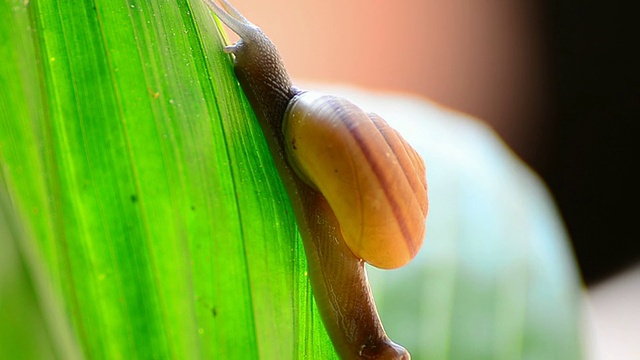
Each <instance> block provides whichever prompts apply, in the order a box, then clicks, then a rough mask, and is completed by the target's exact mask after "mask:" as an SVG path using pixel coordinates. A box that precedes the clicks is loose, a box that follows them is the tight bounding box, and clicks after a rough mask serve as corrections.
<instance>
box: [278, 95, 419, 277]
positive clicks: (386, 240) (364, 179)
mask: <svg viewBox="0 0 640 360" xmlns="http://www.w3.org/2000/svg"><path fill="white" fill-rule="evenodd" d="M282 131H283V133H284V138H285V148H286V152H287V157H288V160H289V163H290V164H291V165H292V167H293V169H294V171H295V172H296V174H297V175H298V176H299V177H300V178H301V179H302V180H303V181H304V182H305V183H306V184H308V185H309V186H311V187H313V188H314V189H317V190H319V191H320V192H321V193H322V195H323V196H324V197H325V198H326V199H327V201H328V203H329V205H330V206H331V209H332V210H333V211H334V213H335V215H336V218H337V219H338V222H339V224H340V230H341V232H342V235H343V236H344V239H345V242H346V243H347V246H348V247H349V249H351V251H352V252H353V253H354V255H355V256H357V257H358V258H360V259H363V260H364V261H366V262H368V263H369V264H371V265H373V266H376V267H379V268H383V269H393V268H397V267H400V266H403V265H405V264H407V263H408V262H409V261H411V259H413V258H414V257H415V255H416V254H417V253H418V250H420V247H421V246H422V242H423V238H424V232H425V221H424V219H425V216H426V214H427V206H428V204H427V188H426V178H425V168H424V163H423V161H422V159H421V158H420V156H419V155H418V154H417V153H416V151H415V150H414V149H413V148H412V147H411V146H410V145H409V144H408V143H407V142H406V141H405V140H404V139H403V138H402V137H401V136H400V135H399V134H398V133H397V132H396V131H395V130H394V129H392V128H391V127H390V126H389V125H388V124H387V123H386V122H385V121H384V120H383V119H382V118H380V117H379V116H377V115H375V114H367V113H365V112H364V111H362V110H361V109H360V108H359V107H357V106H356V105H354V104H353V103H351V102H349V101H348V100H346V99H342V98H339V97H335V96H329V95H324V94H320V93H317V92H304V93H302V94H299V95H297V96H295V97H294V98H293V99H292V100H291V101H290V103H289V106H288V108H287V110H286V113H285V118H284V122H283V127H282Z"/></svg>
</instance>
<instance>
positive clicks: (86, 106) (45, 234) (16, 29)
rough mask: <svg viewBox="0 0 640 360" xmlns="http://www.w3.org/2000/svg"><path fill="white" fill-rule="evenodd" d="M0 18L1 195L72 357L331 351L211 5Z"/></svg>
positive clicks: (11, 9) (72, 6)
mask: <svg viewBox="0 0 640 360" xmlns="http://www.w3.org/2000/svg"><path fill="white" fill-rule="evenodd" d="M0 10H2V12H1V13H2V15H1V16H2V19H1V21H0V23H1V25H0V26H1V28H0V34H2V39H0V40H2V46H3V48H2V53H1V55H2V58H3V60H4V61H3V63H2V65H1V66H0V76H1V79H2V88H3V91H2V97H1V98H2V99H1V100H0V116H1V118H0V164H1V165H2V180H3V183H4V185H3V187H6V188H7V189H8V193H9V196H10V201H11V205H12V207H13V208H14V209H16V211H17V212H18V213H19V216H20V218H21V219H22V222H21V223H20V225H21V227H22V229H21V231H20V233H19V234H16V235H17V236H16V237H18V240H17V245H18V248H20V249H22V250H24V249H26V248H30V247H35V248H37V249H38V251H37V256H36V258H37V259H35V260H34V261H33V262H32V265H33V266H34V267H36V269H31V270H32V271H34V272H41V273H43V274H46V278H45V279H44V280H43V281H45V282H50V283H51V284H52V287H53V291H54V293H55V294H57V295H58V296H59V297H60V298H61V302H62V303H63V304H64V313H65V314H66V321H68V322H69V323H70V327H71V328H72V329H73V330H72V331H73V337H74V338H75V339H76V341H77V346H78V347H79V348H81V351H82V353H83V354H84V355H85V356H86V357H90V358H107V359H114V358H127V359H128V358H157V357H161V358H164V357H171V358H257V357H260V358H279V357H285V358H295V357H297V356H298V355H299V354H307V355H308V356H310V357H314V356H317V357H319V358H325V357H327V356H333V349H332V347H331V344H330V342H329V340H328V338H327V335H326V333H325V331H324V328H323V327H322V325H321V323H320V322H319V320H318V319H319V318H318V315H317V311H316V310H315V308H313V302H312V297H311V292H310V289H309V284H308V280H307V278H306V274H305V271H306V262H305V257H304V252H303V249H302V247H301V246H300V245H299V241H298V239H297V233H296V229H295V224H294V221H293V219H292V216H291V215H290V214H291V211H290V205H289V203H288V201H287V198H286V195H285V193H284V190H283V189H282V185H281V183H280V180H279V178H278V175H277V173H276V171H275V169H274V168H273V165H272V163H271V160H270V157H269V155H268V151H267V149H266V144H265V142H264V139H263V138H262V134H261V131H260V129H259V127H258V125H257V123H256V122H255V121H254V119H253V115H252V112H251V110H250V108H249V106H248V104H247V102H246V100H245V99H244V97H243V95H242V92H241V90H240V89H239V86H238V84H237V82H236V80H235V77H234V75H233V72H232V68H231V62H230V58H229V57H228V56H227V55H225V54H224V53H223V52H222V46H221V37H220V32H219V29H218V28H217V27H216V26H215V23H214V21H213V19H212V16H211V15H210V14H209V12H208V11H207V9H206V7H205V6H204V5H203V4H202V3H201V2H198V1H196V2H192V3H188V2H187V1H173V2H157V1H148V2H147V1H142V2H136V1H131V2H125V1H121V2H113V1H95V2H93V1H80V2H64V1H37V2H35V1H34V2H31V3H29V4H25V3H24V2H22V1H6V0H4V1H3V2H2V8H1V9H0ZM20 234H25V235H24V236H23V235H20ZM23 252H24V251H23ZM310 309H313V310H312V311H310ZM59 351H60V352H59V353H58V355H59V357H61V358H68V357H69V356H70V354H68V352H66V350H65V349H59Z"/></svg>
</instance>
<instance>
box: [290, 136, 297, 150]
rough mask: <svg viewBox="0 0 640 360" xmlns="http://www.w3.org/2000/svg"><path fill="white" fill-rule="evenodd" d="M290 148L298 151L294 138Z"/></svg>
mask: <svg viewBox="0 0 640 360" xmlns="http://www.w3.org/2000/svg"><path fill="white" fill-rule="evenodd" d="M291 147H292V148H293V150H298V148H297V147H296V138H293V139H292V140H291Z"/></svg>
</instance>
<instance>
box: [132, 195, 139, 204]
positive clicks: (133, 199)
mask: <svg viewBox="0 0 640 360" xmlns="http://www.w3.org/2000/svg"><path fill="white" fill-rule="evenodd" d="M131 202H132V203H135V202H138V196H137V195H131Z"/></svg>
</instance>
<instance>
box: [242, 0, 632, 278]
mask: <svg viewBox="0 0 640 360" xmlns="http://www.w3.org/2000/svg"><path fill="white" fill-rule="evenodd" d="M233 4H234V5H235V6H236V7H237V8H238V9H239V10H240V11H241V12H243V13H244V15H245V16H246V17H247V18H249V19H251V20H252V21H254V22H255V23H256V24H257V25H258V26H260V27H261V28H262V29H263V30H264V32H265V33H266V34H268V35H269V37H270V38H271V39H272V40H273V41H274V42H275V43H276V45H277V46H278V48H279V50H280V53H281V55H282V56H283V58H284V61H285V63H286V64H287V68H288V70H289V73H290V75H291V76H292V77H293V78H294V81H301V80H304V81H319V82H337V83H346V84H352V85H356V86H360V87H365V88H368V89H372V90H380V91H397V92H404V93H408V94H413V95H417V96H421V97H425V98H429V99H432V100H434V101H436V102H439V103H441V104H443V105H445V106H448V107H451V108H453V109H457V110H461V111H464V112H467V113H469V114H471V115H473V116H476V117H478V118H480V119H482V120H484V121H486V122H487V123H489V124H490V125H491V126H492V127H493V128H494V129H495V130H496V131H497V132H498V134H500V136H502V138H503V139H504V140H505V141H506V142H507V143H508V144H509V146H511V148H512V149H514V151H515V152H516V153H518V155H519V156H520V157H522V158H523V159H524V160H525V161H526V162H528V163H529V164H530V165H531V166H532V167H533V168H534V169H535V170H536V171H537V172H538V173H539V174H541V176H542V177H543V178H544V180H545V181H546V182H547V184H548V185H549V186H550V189H551V191H552V193H553V194H554V196H555V198H556V200H557V202H558V205H559V207H560V210H561V212H562V214H563V217H564V219H565V221H566V224H567V227H568V229H569V232H570V235H571V237H572V239H573V242H574V248H575V251H576V255H577V258H578V261H579V263H580V267H581V271H582V274H583V277H584V278H585V280H586V281H587V282H588V283H590V284H591V283H595V282H597V281H599V280H602V279H604V278H606V277H607V276H609V275H611V274H613V273H614V272H616V271H618V270H620V269H623V268H624V267H626V266H628V265H630V264H632V263H633V262H635V261H637V260H638V259H640V247H639V244H640V239H638V235H637V234H636V235H633V234H634V233H633V232H631V230H632V225H631V224H632V223H633V220H634V218H635V217H636V216H635V215H636V214H635V213H637V212H638V210H637V208H635V206H636V205H635V204H637V201H636V200H635V199H637V191H636V190H635V188H634V187H633V186H632V185H635V181H633V180H632V177H634V176H635V171H633V170H632V169H633V166H634V165H635V166H637V165H636V164H635V163H633V158H637V157H638V156H637V152H635V153H634V152H633V151H634V150H632V146H635V145H634V144H632V142H634V141H637V140H638V136H637V135H635V134H634V133H633V132H632V131H631V124H632V121H633V122H637V121H638V120H640V86H639V85H640V83H639V81H638V64H640V61H638V59H637V57H636V58H633V57H634V56H637V55H632V49H633V48H637V44H638V43H639V42H638V39H637V37H638V36H637V34H640V31H637V29H635V30H636V31H635V32H634V31H633V30H634V29H632V27H633V26H635V25H632V23H633V22H632V20H631V15H632V14H633V13H634V12H632V11H630V10H627V9H620V8H616V6H615V5H611V4H609V3H597V2H595V1H590V2H589V1H587V2H580V3H579V4H573V3H570V2H569V1H566V0H557V1H551V0H549V1H538V2H531V3H528V2H521V1H504V0H487V1H474V0H448V1H438V0H405V1H394V2H392V1H372V0H366V1H365V0H351V1H345V0H323V1H292V0H269V1H259V0H234V1H233ZM232 39H233V38H232ZM634 40H635V42H634ZM634 44H635V45H634ZM636 162H637V161H636ZM632 189H634V190H633V195H632ZM632 198H633V199H634V200H632ZM629 206H633V207H632V208H630V209H629Z"/></svg>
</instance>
